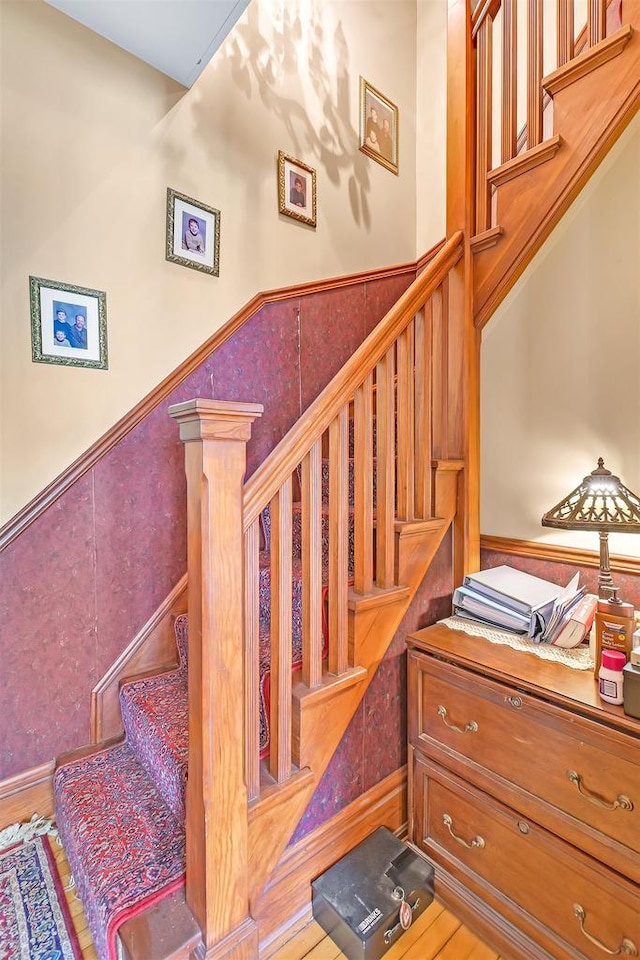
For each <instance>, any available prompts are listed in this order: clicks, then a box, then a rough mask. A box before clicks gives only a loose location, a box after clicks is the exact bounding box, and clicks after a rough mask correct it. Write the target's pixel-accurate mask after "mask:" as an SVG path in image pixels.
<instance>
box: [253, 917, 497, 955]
mask: <svg viewBox="0 0 640 960" xmlns="http://www.w3.org/2000/svg"><path fill="white" fill-rule="evenodd" d="M271 960H346V958H345V955H344V953H342V952H341V950H340V949H339V947H337V946H336V945H335V943H334V942H333V940H330V939H329V937H328V936H327V935H326V934H325V932H324V930H323V929H322V927H320V926H319V925H318V924H317V923H316V922H315V921H313V922H312V923H310V924H308V926H306V927H305V928H304V929H303V930H301V931H300V933H299V934H298V935H297V936H296V937H294V938H293V939H292V940H290V941H289V942H288V943H286V944H285V945H284V946H283V947H282V948H281V949H280V950H278V951H277V952H276V953H274V954H272V957H271ZM384 960H500V957H499V956H498V954H497V953H496V952H495V950H492V949H491V948H490V947H487V946H486V945H485V944H484V943H482V941H480V940H478V938H477V937H476V936H475V934H473V933H471V931H470V930H469V929H468V928H467V927H464V926H463V925H462V924H461V923H460V921H459V920H456V918H455V917H454V916H453V915H452V914H450V913H449V912H448V911H447V910H445V909H444V907H443V906H442V905H441V904H439V903H432V904H431V906H430V907H427V909H426V910H425V912H424V913H423V914H422V916H421V917H419V918H418V920H416V922H415V923H414V924H413V925H412V926H411V927H410V928H409V929H408V930H407V931H406V933H403V935H402V936H401V937H400V939H399V940H398V942H397V943H395V944H394V945H393V947H391V949H390V950H388V951H387V953H385V955H384Z"/></svg>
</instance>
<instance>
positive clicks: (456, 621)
mask: <svg viewBox="0 0 640 960" xmlns="http://www.w3.org/2000/svg"><path fill="white" fill-rule="evenodd" d="M439 623H441V624H442V625H443V626H445V627H449V629H450V630H461V631H462V632H463V633H468V634H469V635H470V636H472V637H484V638H485V640H490V641H491V643H501V644H503V645H505V646H507V647H513V649H514V650H523V651H525V652H526V653H532V654H533V655H534V657H540V659H541V660H551V661H552V662H553V663H563V664H564V665H565V667H572V668H573V669H574V670H593V668H594V662H593V657H592V656H591V652H590V650H589V648H588V647H586V646H579V647H573V648H572V649H571V650H565V649H563V648H562V647H554V645H553V644H552V643H533V642H532V641H531V640H528V639H525V638H523V637H520V636H518V634H517V633H509V631H508V630H498V629H497V628H496V627H487V626H484V624H482V623H476V622H475V621H472V620H465V619H464V618H463V617H447V618H446V619H445V620H440V621H439Z"/></svg>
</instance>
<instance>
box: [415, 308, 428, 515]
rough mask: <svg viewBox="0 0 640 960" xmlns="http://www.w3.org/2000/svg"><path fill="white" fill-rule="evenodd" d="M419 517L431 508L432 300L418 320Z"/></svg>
mask: <svg viewBox="0 0 640 960" xmlns="http://www.w3.org/2000/svg"><path fill="white" fill-rule="evenodd" d="M415 330H416V335H415V353H416V363H415V367H416V373H415V411H416V414H415V415H416V440H415V457H416V471H415V477H416V517H418V519H420V520H427V519H428V518H429V517H431V515H432V505H431V355H432V351H431V299H429V300H428V301H427V303H426V304H425V306H424V309H422V310H420V311H419V312H418V313H417V314H416V319H415Z"/></svg>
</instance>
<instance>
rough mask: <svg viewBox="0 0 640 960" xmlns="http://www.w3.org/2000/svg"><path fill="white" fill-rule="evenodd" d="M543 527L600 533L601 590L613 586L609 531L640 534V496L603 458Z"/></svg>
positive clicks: (547, 515)
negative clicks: (621, 479)
mask: <svg viewBox="0 0 640 960" xmlns="http://www.w3.org/2000/svg"><path fill="white" fill-rule="evenodd" d="M542 526H543V527H557V528H558V529H559V530H593V531H594V532H596V531H597V532H598V533H599V534H600V576H599V578H598V593H599V594H600V596H601V597H606V596H608V594H609V593H610V592H611V590H612V588H613V580H612V579H611V569H610V566H609V534H610V533H640V499H638V497H637V496H636V495H635V493H632V492H631V490H629V489H628V488H627V487H625V485H624V484H623V483H622V482H621V481H620V478H619V477H615V476H614V475H613V474H612V473H611V471H610V470H607V469H606V468H605V465H604V460H603V459H602V457H600V458H599V460H598V466H597V467H596V469H595V470H592V471H591V473H590V474H589V475H588V476H586V477H585V478H584V479H583V481H582V483H581V484H579V486H577V487H576V488H575V490H572V491H571V493H569V494H567V496H566V497H564V499H563V500H561V501H560V503H558V504H556V506H555V507H553V508H552V509H551V510H549V511H548V512H547V513H545V515H544V516H543V518H542Z"/></svg>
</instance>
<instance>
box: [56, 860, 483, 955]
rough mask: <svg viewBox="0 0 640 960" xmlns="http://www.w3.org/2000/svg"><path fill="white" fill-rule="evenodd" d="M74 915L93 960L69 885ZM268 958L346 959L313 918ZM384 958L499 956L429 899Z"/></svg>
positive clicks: (62, 865) (61, 866)
mask: <svg viewBox="0 0 640 960" xmlns="http://www.w3.org/2000/svg"><path fill="white" fill-rule="evenodd" d="M55 855H56V861H57V864H58V870H59V872H60V877H61V879H62V882H63V884H64V886H65V887H68V886H69V881H70V879H71V878H70V872H69V863H68V861H67V858H66V855H65V852H64V850H63V849H62V848H58V849H56V851H55ZM65 896H66V898H67V903H68V904H69V909H70V911H71V915H72V917H73V919H74V924H75V927H76V931H77V933H78V939H79V941H80V946H81V947H82V957H83V960H97V955H96V951H95V948H94V946H93V941H92V939H91V933H90V932H89V928H88V926H87V920H86V917H85V915H84V911H83V909H82V904H81V902H80V900H79V899H78V898H77V895H76V893H75V889H74V888H73V887H71V888H70V889H69V890H67V891H66V894H65ZM271 960H346V958H345V955H344V953H342V952H341V950H340V949H339V948H338V947H337V946H336V945H335V943H334V942H333V940H331V939H330V938H329V937H328V936H327V935H326V934H325V932H324V930H323V929H322V927H320V926H319V925H318V924H317V923H316V922H315V921H312V922H311V923H309V924H308V925H307V926H306V927H304V929H303V930H301V931H300V933H298V934H297V935H296V936H295V937H293V939H291V940H289V942H288V943H286V944H285V945H284V946H283V947H281V948H280V949H279V950H278V951H277V952H276V953H274V954H272V955H271ZM384 960H500V957H499V956H498V954H497V953H496V952H495V950H492V949H491V948H490V947H487V946H486V945H485V944H484V943H482V942H481V941H480V940H478V938H477V937H476V936H475V934H473V933H471V931H470V930H469V929H468V928H467V927H464V926H463V925H462V924H461V923H460V921H459V920H456V918H455V917H454V916H453V915H452V914H451V913H449V912H448V911H447V910H445V909H444V907H443V906H442V905H441V904H439V903H432V904H431V906H430V907H428V908H427V909H426V910H425V912H424V913H423V914H422V916H421V917H419V918H418V920H416V922H415V923H414V924H413V925H412V926H411V927H410V928H409V929H408V930H407V931H406V933H404V934H403V935H402V937H401V938H400V939H399V940H398V942H397V943H396V944H394V946H393V947H391V949H390V950H389V951H388V952H387V953H385V955H384Z"/></svg>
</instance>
